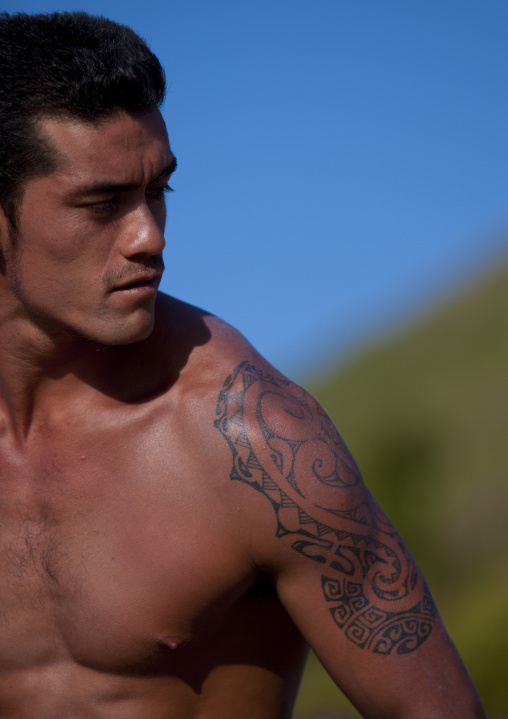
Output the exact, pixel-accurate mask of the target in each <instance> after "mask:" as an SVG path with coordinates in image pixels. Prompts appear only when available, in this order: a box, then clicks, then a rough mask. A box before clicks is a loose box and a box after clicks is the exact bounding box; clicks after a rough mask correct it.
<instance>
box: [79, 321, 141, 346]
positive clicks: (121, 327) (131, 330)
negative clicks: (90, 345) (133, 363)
mask: <svg viewBox="0 0 508 719" xmlns="http://www.w3.org/2000/svg"><path fill="white" fill-rule="evenodd" d="M154 324H155V323H154V317H153V315H149V316H148V317H145V318H143V321H139V320H138V321H137V322H135V323H129V322H128V321H125V320H124V321H123V322H122V321H118V322H117V323H116V324H115V326H114V327H113V328H111V327H105V328H104V329H103V330H101V331H97V328H94V330H93V331H91V332H89V333H86V334H84V335H83V336H85V337H86V339H88V340H91V341H92V342H95V343H97V344H100V345H104V346H106V347H125V346H127V345H132V344H137V343H138V342H143V340H146V339H148V337H150V335H151V334H152V332H153V328H154ZM133 325H134V326H133Z"/></svg>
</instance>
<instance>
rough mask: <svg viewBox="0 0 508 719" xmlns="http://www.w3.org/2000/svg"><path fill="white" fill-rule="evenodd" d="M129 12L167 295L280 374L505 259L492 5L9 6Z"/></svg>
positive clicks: (388, 1) (501, 21) (505, 176)
mask: <svg viewBox="0 0 508 719" xmlns="http://www.w3.org/2000/svg"><path fill="white" fill-rule="evenodd" d="M2 7H3V9H5V10H9V11H16V10H23V11H26V12H45V11H52V10H76V9H80V10H87V11H88V12H91V13H95V14H103V15H106V16H107V17H110V18H112V19H114V20H117V21H119V22H123V23H126V24H128V25H130V26H131V27H132V28H134V30H136V31H137V32H138V33H139V34H141V35H142V36H143V37H144V38H145V39H146V40H147V41H148V44H149V45H150V47H151V48H152V49H153V50H154V51H155V52H156V54H157V55H158V56H159V58H160V59H161V61H162V63H163V65H164V67H165V70H166V74H167V78H168V84H169V91H168V96H167V100H166V104H165V107H164V116H165V118H166V122H167V125H168V129H169V135H170V140H171V144H172V146H173V150H174V152H175V154H176V155H177V157H178V161H179V169H178V172H177V173H176V174H175V176H174V182H173V183H172V184H173V186H174V187H175V189H176V192H175V193H174V194H173V195H171V196H170V197H169V219H168V226H167V233H166V238H167V249H166V253H165V260H166V266H167V270H166V275H165V279H164V281H163V285H162V288H163V289H164V290H165V291H166V292H168V293H170V294H174V295H176V296H177V297H180V298H182V299H185V300H187V301H189V302H192V303H194V304H197V305H199V306H201V307H204V308H205V309H207V310H210V311H211V312H214V313H216V314H218V315H220V316H222V317H223V318H225V319H226V320H228V321H229V322H231V323H232V324H234V325H235V326H236V327H238V328H239V329H240V330H241V331H242V332H243V333H244V334H245V335H246V336H247V337H248V338H249V339H250V340H251V341H252V342H253V343H254V345H255V346H256V347H257V348H258V349H259V350H260V351H261V352H262V353H263V354H265V355H266V356H267V358H268V359H269V360H270V361H272V362H273V363H274V364H275V365H277V366H278V367H279V368H280V369H281V370H283V371H285V372H287V373H289V374H290V375H292V376H296V377H297V378H301V377H302V376H306V375H307V376H308V375H309V374H312V371H313V370H315V369H316V368H318V367H320V366H322V365H325V364H326V363H327V362H328V361H329V360H330V359H331V358H332V357H334V356H337V357H339V358H340V357H341V356H344V354H345V353H347V352H349V351H351V350H352V348H354V347H355V346H356V345H357V343H359V342H362V341H365V340H366V339H367V338H369V337H371V336H373V335H376V334H378V333H380V332H382V331H384V330H386V329H387V328H390V327H392V326H394V325H396V324H397V323H398V322H400V321H408V320H409V319H410V318H411V317H412V316H415V315H417V314H418V313H419V312H420V311H421V310H422V309H423V308H424V307H425V306H427V304H429V303H432V302H434V301H436V299H438V298H439V297H441V296H442V295H443V294H445V293H446V292H448V291H450V289H452V288H454V287H456V286H457V285H458V284H460V282H461V281H462V280H463V279H464V278H467V277H469V276H471V275H472V274H474V272H476V271H478V270H480V269H481V268H483V267H486V266H488V265H489V263H493V262H496V261H498V258H500V257H502V256H506V255H508V239H507V238H508V233H507V232H506V228H507V224H508V171H507V168H508V146H507V129H506V128H507V127H508V92H507V79H508V43H507V42H506V36H507V31H508V3H506V2H505V0H497V1H494V0H483V1H482V2H481V3H480V2H471V1H470V0H446V2H442V0H425V1H424V0H412V2H407V0H363V1H362V0H305V1H304V0H255V1H254V0H185V1H184V0H178V1H176V0H165V2H164V3H142V2H137V3H134V2H121V3H120V2H113V1H111V0H102V1H101V2H98V0H80V1H77V0H68V1H67V2H59V1H58V0H47V1H45V0H6V1H5V2H4V3H3V5H2Z"/></svg>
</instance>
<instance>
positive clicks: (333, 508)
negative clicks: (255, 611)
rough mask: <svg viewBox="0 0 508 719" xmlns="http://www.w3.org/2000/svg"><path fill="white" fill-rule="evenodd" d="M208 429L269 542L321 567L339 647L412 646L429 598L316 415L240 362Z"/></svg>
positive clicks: (323, 417) (297, 391)
mask: <svg viewBox="0 0 508 719" xmlns="http://www.w3.org/2000/svg"><path fill="white" fill-rule="evenodd" d="M215 426H216V427H217V429H218V430H219V431H220V432H221V434H222V435H223V436H224V438H225V439H226V440H227V442H228V444H229V447H230V449H231V452H232V455H233V468H232V470H231V475H230V477H231V479H236V480H240V481H242V482H245V483H247V484H249V485H250V486H251V487H254V489H256V490H258V491H259V492H261V493H262V494H263V495H264V496H265V497H266V498H267V499H268V500H269V501H270V503H271V505H272V507H273V509H274V511H275V514H276V517H277V536H278V537H281V538H282V537H288V538H289V540H290V541H291V542H292V544H291V546H292V548H293V549H294V550H295V551H297V552H299V553H300V554H302V555H304V556H305V557H307V558H308V559H309V560H310V561H314V562H317V563H319V564H320V565H321V566H322V576H321V585H322V591H323V596H324V600H325V601H326V602H327V606H328V607H329V609H330V613H331V616H332V617H333V620H334V621H335V623H336V624H337V626H338V627H339V628H340V629H341V630H342V631H343V632H344V633H345V635H346V637H347V638H348V639H349V640H351V641H352V642H354V643H355V644H356V645H357V646H358V647H361V648H365V649H367V650H370V651H372V652H375V653H377V654H390V653H391V652H397V653H399V654H405V653H408V652H411V651H413V650H414V649H416V648H417V647H418V646H420V645H421V643H422V642H424V641H425V639H426V638H427V637H428V636H429V634H430V632H431V630H432V625H433V622H434V619H435V609H434V605H433V602H432V599H431V597H430V594H429V592H428V590H427V588H426V586H425V583H424V581H423V579H422V577H421V575H420V573H419V572H418V570H417V568H416V565H415V563H414V561H413V559H412V558H411V555H410V554H409V552H408V551H407V549H406V547H405V546H404V544H403V543H402V541H401V539H400V537H399V535H398V534H397V532H396V530H395V529H394V527H393V525H392V524H391V522H390V521H389V519H388V518H387V516H386V515H385V514H384V513H383V511H382V510H381V509H380V507H379V505H378V504H377V503H376V502H375V500H374V499H373V498H372V496H371V495H370V493H369V492H368V490H367V489H366V488H365V485H364V484H363V481H362V480H361V478H360V474H359V471H358V469H357V467H356V464H355V462H354V460H353V458H352V457H351V455H350V454H349V452H348V450H347V447H346V446H345V444H344V443H343V441H342V439H341V437H340V435H339V434H338V432H337V430H336V429H335V427H334V426H333V424H332V422H331V420H330V419H329V417H328V416H327V414H326V413H325V412H324V410H323V409H322V408H321V407H320V405H319V404H318V403H317V402H315V400H313V399H312V397H310V396H309V395H308V394H307V393H306V392H304V390H302V389H301V388H300V387H298V386H297V385H295V384H293V383H292V382H289V381H288V380H286V379H282V378H280V377H275V376H273V375H271V374H269V373H267V372H264V371H262V370H258V369H256V368H255V367H253V366H252V365H251V364H249V363H248V362H242V363H241V364H240V365H238V367H237V368H236V369H235V370H234V372H233V373H232V374H231V375H230V376H229V377H228V378H227V379H226V381H225V383H224V387H223V389H222V391H221V392H220V395H219V398H218V402H217V419H216V421H215ZM313 497H314V498H315V497H319V501H318V502H317V503H316V501H314V499H313Z"/></svg>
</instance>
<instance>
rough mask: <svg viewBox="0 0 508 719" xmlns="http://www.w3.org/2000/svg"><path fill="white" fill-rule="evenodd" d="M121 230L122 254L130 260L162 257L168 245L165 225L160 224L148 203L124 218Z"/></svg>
mask: <svg viewBox="0 0 508 719" xmlns="http://www.w3.org/2000/svg"><path fill="white" fill-rule="evenodd" d="M124 222H125V224H124V223H122V225H123V226H122V229H121V230H120V241H119V244H120V248H119V249H120V252H121V253H122V255H123V256H124V257H126V258H128V259H133V258H134V257H135V256H136V255H145V256H146V255H160V254H161V253H162V250H163V249H164V247H165V245H166V241H165V239H164V223H162V225H161V223H159V222H158V221H157V220H156V218H155V217H154V215H153V214H152V212H151V211H150V208H149V207H148V205H147V204H146V203H142V204H140V205H139V206H138V207H136V209H135V210H133V211H132V212H130V213H129V214H128V215H126V216H125V218H124Z"/></svg>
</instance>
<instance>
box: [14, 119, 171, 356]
mask: <svg viewBox="0 0 508 719" xmlns="http://www.w3.org/2000/svg"><path fill="white" fill-rule="evenodd" d="M40 132H41V135H42V136H43V137H44V138H45V139H46V141H47V142H48V143H49V144H50V146H51V147H54V148H55V150H56V157H57V164H58V167H57V170H56V171H55V172H53V173H52V174H51V175H49V176H43V177H39V178H36V179H33V180H32V181H30V182H28V183H27V186H26V189H25V191H24V196H23V202H22V205H21V208H20V212H19V227H20V234H19V237H18V238H17V241H16V245H15V247H16V249H12V250H11V251H7V253H6V264H7V269H8V272H7V277H6V279H7V282H8V284H9V286H10V289H11V290H12V297H13V298H16V300H17V302H15V303H14V304H12V305H11V307H10V316H11V317H12V316H15V317H16V318H17V319H18V318H22V317H24V318H26V319H29V320H30V321H31V322H35V323H40V324H41V325H42V326H43V327H48V328H49V329H50V331H52V332H54V331H55V330H62V331H70V332H72V333H77V334H78V335H81V336H84V337H88V338H90V339H93V340H95V341H97V342H101V343H104V344H113V345H117V344H126V343H130V342H133V341H138V340H142V339H145V338H146V337H147V336H148V335H149V334H150V332H151V330H152V328H153V308H154V303H155V296H156V290H157V287H158V284H159V281H160V277H161V273H162V250H163V249H164V244H165V242H164V225H165V220H166V210H165V202H164V192H165V190H166V188H167V183H168V180H169V177H170V175H171V172H172V171H173V169H174V166H175V159H174V157H173V155H172V153H171V150H170V148H169V142H168V138H167V133H166V128H165V125H164V122H163V120H162V117H161V116H160V113H158V112H154V113H152V114H150V115H149V116H145V117H143V118H134V117H131V116H129V115H125V114H122V115H120V116H119V117H118V118H117V119H116V120H115V121H114V122H111V121H109V122H104V123H102V124H100V125H98V126H97V125H92V124H83V123H81V122H77V121H70V120H68V119H58V118H54V119H53V118H52V119H46V120H44V121H43V122H41V127H40ZM41 278H43V280H44V281H41ZM135 283H137V284H135ZM140 283H141V284H140ZM70 298H72V301H70Z"/></svg>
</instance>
